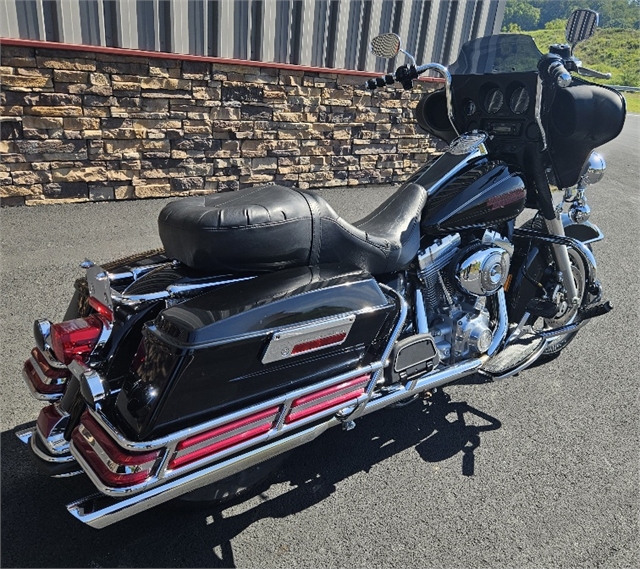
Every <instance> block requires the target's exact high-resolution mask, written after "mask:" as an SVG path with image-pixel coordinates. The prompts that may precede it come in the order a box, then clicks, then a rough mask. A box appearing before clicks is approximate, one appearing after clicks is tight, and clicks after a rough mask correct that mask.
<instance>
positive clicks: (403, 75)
mask: <svg viewBox="0 0 640 569" xmlns="http://www.w3.org/2000/svg"><path fill="white" fill-rule="evenodd" d="M430 70H433V71H437V72H438V73H439V74H440V75H441V76H442V78H443V79H444V89H445V93H446V97H447V116H448V118H449V122H450V123H451V126H452V127H453V130H454V132H455V133H456V135H457V136H459V135H460V133H459V132H458V129H457V128H456V123H455V120H454V117H453V101H452V97H451V73H449V70H448V69H447V68H446V67H445V66H444V65H440V64H439V63H426V64H425V65H419V66H418V67H416V66H415V65H411V66H407V65H401V66H400V67H398V69H396V72H395V73H394V74H387V75H382V76H380V77H375V78H373V79H369V80H368V81H367V82H366V84H365V88H366V89H369V90H371V91H373V90H375V89H376V88H378V87H384V86H385V85H392V84H393V83H395V82H396V81H397V82H398V83H401V84H402V86H403V87H404V89H406V90H408V89H411V88H412V87H413V81H414V79H417V78H418V77H420V75H422V74H423V73H425V72H426V71H430Z"/></svg>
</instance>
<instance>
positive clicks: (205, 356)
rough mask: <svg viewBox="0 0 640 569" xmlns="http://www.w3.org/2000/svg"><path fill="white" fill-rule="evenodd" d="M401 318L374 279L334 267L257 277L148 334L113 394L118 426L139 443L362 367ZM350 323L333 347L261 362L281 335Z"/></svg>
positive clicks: (173, 314)
mask: <svg viewBox="0 0 640 569" xmlns="http://www.w3.org/2000/svg"><path fill="white" fill-rule="evenodd" d="M397 312H398V307H397V305H396V303H395V302H394V301H393V300H391V299H390V298H389V297H388V296H387V295H386V294H384V293H383V292H382V290H381V289H380V287H379V285H378V283H377V282H376V281H375V279H373V278H372V277H371V276H370V275H368V274H367V273H363V272H362V271H360V270H358V269H352V268H349V267H344V266H336V265H333V266H321V267H298V268H293V269H287V270H283V271H278V272H276V273H267V274H263V275H260V276H258V277H256V278H254V279H251V280H247V281H241V282H238V283H234V284H231V285H226V286H223V287H220V288H219V289H217V290H214V291H211V292H208V293H205V294H202V295H200V296H199V297H196V298H194V299H191V300H188V301H186V302H184V303H182V304H179V305H176V306H173V307H170V308H167V309H166V310H164V311H162V312H161V313H160V315H159V316H158V318H156V320H155V322H154V323H152V324H150V325H149V326H147V328H146V330H145V331H144V340H143V342H144V352H145V357H144V358H143V359H141V361H140V362H139V363H138V365H137V367H135V369H134V370H133V371H132V372H131V373H130V375H129V376H128V377H127V378H126V379H125V381H124V383H123V386H122V390H121V391H120V393H119V394H118V398H117V403H116V406H117V410H118V414H119V416H120V417H121V419H122V421H123V423H124V424H123V425H119V426H120V428H122V430H123V431H124V432H126V433H128V434H129V436H131V437H132V438H135V439H136V440H143V439H148V438H152V437H157V436H161V435H163V434H166V433H168V432H171V431H174V430H175V429H178V428H181V427H183V426H186V425H189V424H193V423H194V421H201V420H206V419H210V418H212V417H215V416H217V415H218V414H220V413H227V412H230V411H233V410H236V409H240V408H242V407H244V406H247V405H251V404H254V403H258V402H260V401H264V400H267V399H269V398H271V397H275V396H278V395H279V394H281V393H284V392H285V391H288V390H291V389H296V388H299V387H303V386H306V385H310V384H312V383H316V382H320V381H323V380H326V379H328V378H331V377H333V376H337V375H339V374H341V373H345V372H347V371H349V370H353V369H355V368H358V367H360V366H363V365H367V364H368V363H370V362H371V361H373V360H375V359H376V358H378V357H379V356H380V353H381V352H382V350H383V348H384V345H385V339H386V338H387V336H388V333H389V331H390V329H391V328H392V326H393V325H394V323H395V320H396V318H397ZM351 316H352V317H354V318H353V323H352V324H351V327H350V329H346V328H345V329H344V330H346V331H347V333H346V334H345V338H344V341H341V343H339V344H336V343H333V344H331V345H328V346H327V347H325V348H323V349H318V350H316V351H310V352H308V353H301V354H300V355H295V356H294V357H286V358H282V359H279V360H276V361H267V359H265V357H264V356H265V352H266V351H267V349H268V347H269V344H270V343H271V342H272V340H273V338H274V337H275V336H276V335H278V334H286V333H290V332H291V331H292V330H293V331H295V330H298V329H300V328H308V327H310V326H311V327H312V326H313V325H315V324H320V325H322V324H326V323H331V322H332V321H336V320H340V319H344V318H345V317H351ZM338 331H342V329H341V330H338ZM265 362H267V363H265Z"/></svg>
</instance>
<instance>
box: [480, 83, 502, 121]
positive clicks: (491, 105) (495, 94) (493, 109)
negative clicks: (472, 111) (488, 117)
mask: <svg viewBox="0 0 640 569" xmlns="http://www.w3.org/2000/svg"><path fill="white" fill-rule="evenodd" d="M503 104H504V95H503V94H502V91H500V89H491V91H489V92H488V93H487V96H486V97H485V98H484V108H485V109H486V111H487V112H488V113H491V114H492V115H493V114H495V113H497V112H498V111H499V110H500V109H501V108H502V105H503Z"/></svg>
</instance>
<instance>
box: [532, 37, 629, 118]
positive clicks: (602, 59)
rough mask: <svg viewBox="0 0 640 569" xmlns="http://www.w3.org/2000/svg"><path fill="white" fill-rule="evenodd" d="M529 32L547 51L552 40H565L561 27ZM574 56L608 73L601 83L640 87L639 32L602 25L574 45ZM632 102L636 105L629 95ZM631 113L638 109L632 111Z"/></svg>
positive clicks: (587, 64)
mask: <svg viewBox="0 0 640 569" xmlns="http://www.w3.org/2000/svg"><path fill="white" fill-rule="evenodd" d="M523 33H526V34H529V35H531V37H532V38H533V40H534V41H535V42H536V45H537V46H538V49H539V50H540V51H541V52H543V53H546V52H547V51H548V49H549V45H551V44H552V43H564V42H565V39H564V30H536V31H533V32H523ZM575 56H576V57H577V58H578V59H580V60H582V63H583V64H584V66H585V67H588V68H590V69H595V70H596V71H601V72H603V73H611V79H609V80H606V81H604V80H597V81H596V82H598V83H602V84H603V85H607V84H609V85H628V86H631V87H640V31H638V30H627V29H617V28H602V29H599V30H598V31H597V32H596V34H595V35H594V36H593V37H592V38H589V39H588V40H587V41H585V42H583V43H581V44H579V45H578V46H577V47H576V51H575ZM628 101H629V102H630V106H631V104H637V100H636V99H634V97H629V99H628ZM633 112H637V110H636V111H633Z"/></svg>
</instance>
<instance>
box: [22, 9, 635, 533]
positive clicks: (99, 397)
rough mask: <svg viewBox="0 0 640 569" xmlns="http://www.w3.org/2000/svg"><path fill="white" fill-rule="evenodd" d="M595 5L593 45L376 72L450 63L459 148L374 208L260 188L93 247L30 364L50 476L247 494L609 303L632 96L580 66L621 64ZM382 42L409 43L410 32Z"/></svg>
mask: <svg viewBox="0 0 640 569" xmlns="http://www.w3.org/2000/svg"><path fill="white" fill-rule="evenodd" d="M596 24H597V14H596V13H595V12H592V11H588V10H579V11H577V12H575V13H574V14H573V15H572V16H571V18H570V19H569V22H568V24H567V33H566V36H567V41H568V42H569V44H571V45H564V44H562V45H559V44H558V45H552V46H551V47H550V50H549V53H547V54H542V53H540V51H539V50H538V49H537V48H536V46H535V44H534V42H533V40H532V39H531V38H530V37H528V36H526V35H517V34H514V35H512V34H504V35H497V36H491V37H485V38H479V39H475V40H472V41H469V42H467V43H466V44H465V45H464V46H463V47H462V50H461V53H460V55H459V57H458V59H457V61H456V62H455V63H453V64H452V65H451V66H450V67H449V68H446V67H443V66H442V65H439V64H434V63H430V64H426V65H416V64H415V62H414V61H413V58H412V57H411V56H410V55H409V54H405V55H407V56H408V57H409V59H410V60H411V61H412V63H411V64H410V65H401V66H400V67H399V68H398V69H397V70H396V72H395V74H393V75H391V74H390V75H386V76H384V77H380V78H377V79H371V80H369V81H368V83H367V87H368V88H369V89H372V90H373V89H376V88H379V87H383V86H385V85H391V84H393V83H396V82H398V83H400V84H401V85H402V86H403V87H404V88H405V89H410V88H411V87H412V85H413V83H414V81H415V80H417V79H418V77H419V76H420V75H421V74H423V73H425V72H427V71H430V70H435V71H437V72H439V73H440V74H441V75H442V76H443V77H444V79H445V82H444V83H445V85H444V89H441V90H437V91H434V92H431V93H428V94H426V95H425V96H424V97H423V98H422V100H421V101H420V103H419V105H418V107H417V120H418V122H419V124H420V125H421V127H422V128H423V129H424V130H426V131H427V132H428V133H430V134H431V135H433V136H436V137H438V138H440V139H443V140H444V141H446V143H447V144H448V147H447V148H446V150H445V151H444V152H443V154H442V155H441V156H439V157H438V158H437V159H435V160H432V161H430V162H429V163H427V164H425V165H424V166H423V167H422V168H420V169H419V170H418V171H417V172H416V173H415V174H414V175H412V176H411V178H410V179H409V180H408V181H407V182H406V183H405V184H403V185H402V186H401V187H400V188H399V189H398V190H397V192H396V193H395V194H394V195H393V196H392V197H390V198H389V199H388V200H387V201H385V202H384V203H383V204H382V205H381V206H380V207H378V208H377V209H376V210H375V211H373V212H372V213H371V214H370V215H368V216H366V217H365V218H364V219H362V220H360V221H358V222H357V223H354V224H349V223H347V222H346V221H344V220H343V219H342V218H340V217H339V216H338V215H337V214H336V213H335V211H334V210H333V209H332V208H331V206H330V205H329V204H328V203H326V202H325V200H323V199H322V197H320V195H319V194H317V193H307V192H303V191H299V190H296V189H292V188H286V187H280V186H277V185H270V186H261V187H255V188H251V189H246V190H242V191H238V192H230V193H221V194H215V195H209V196H204V197H188V198H184V199H180V200H177V201H175V202H172V203H169V204H168V205H167V206H165V207H164V209H163V210H162V212H161V213H160V217H159V220H158V224H159V231H160V237H161V239H162V243H163V245H164V249H163V250H161V251H154V252H148V253H145V254H142V255H138V256H134V257H130V258H127V259H122V260H120V261H117V262H113V263H110V264H106V265H102V266H98V265H95V264H94V263H92V262H90V261H85V262H84V263H83V264H82V266H83V267H84V268H85V269H86V278H83V279H79V280H78V281H77V282H76V287H75V288H76V290H75V294H74V297H73V299H72V300H71V303H70V306H69V309H68V311H67V313H66V315H65V317H64V321H63V322H60V323H57V324H53V323H51V322H50V321H48V320H38V321H37V322H36V323H35V326H34V333H35V341H36V347H34V348H33V350H32V352H31V356H30V357H29V359H28V360H27V361H26V363H25V365H24V370H23V376H24V379H25V381H26V384H27V386H28V387H29V389H30V391H31V393H32V394H33V396H34V397H36V398H37V399H39V400H41V401H44V402H46V403H47V405H46V406H45V407H44V408H43V409H42V411H41V412H40V415H39V416H38V419H37V422H36V425H35V426H34V427H33V428H30V429H27V430H23V431H21V432H19V433H17V435H18V437H19V438H20V439H21V440H22V441H23V442H25V443H27V444H28V446H29V449H30V450H31V453H32V455H33V457H34V459H35V460H36V462H37V463H38V464H39V465H40V466H41V468H42V469H43V470H45V471H46V472H47V473H48V474H49V475H51V476H54V477H62V476H71V475H73V474H78V473H85V474H86V475H87V476H88V477H89V478H90V479H91V481H92V482H93V483H94V484H95V486H96V487H97V488H98V490H99V493H98V494H96V495H93V496H90V497H87V498H83V499H80V500H78V501H76V502H74V503H71V504H69V505H68V506H67V508H68V510H69V511H70V512H71V513H72V514H73V515H74V516H75V517H76V518H77V519H79V520H81V521H82V522H85V523H87V524H89V525H91V526H93V527H96V528H101V527H105V526H107V525H109V524H112V523H114V522H116V521H119V520H121V519H124V518H127V517H129V516H131V515H133V514H135V513H137V512H140V511H142V510H145V509H148V508H151V507H153V506H155V505H158V504H160V503H163V502H166V501H168V500H170V499H173V498H176V497H179V496H182V497H187V498H191V499H194V500H223V499H225V498H227V497H229V496H235V495H236V494H238V493H240V492H241V490H242V489H243V488H246V487H247V486H249V485H250V484H251V482H252V481H255V480H256V479H257V478H259V477H261V476H262V475H263V474H264V472H266V471H268V470H269V468H270V467H273V464H274V461H276V460H277V459H278V457H281V456H282V455H284V453H286V452H287V451H289V450H291V449H293V448H295V447H298V446H300V445H302V444H305V443H307V442H309V441H312V440H313V439H315V438H316V437H318V436H319V435H321V434H322V433H323V432H324V431H326V430H327V429H328V428H330V427H333V426H338V425H342V427H343V428H345V429H350V428H352V427H353V425H354V421H356V420H357V419H358V418H359V417H362V416H363V415H366V414H368V413H372V412H374V411H376V410H378V409H382V408H384V407H387V406H389V405H395V404H399V403H403V402H407V401H409V400H411V399H413V398H417V397H418V396H419V395H421V394H424V393H430V392H432V391H433V390H435V389H437V388H439V387H440V386H443V385H445V384H449V383H452V382H455V381H457V380H460V379H461V378H464V377H466V376H470V375H472V374H482V375H483V376H485V377H486V378H488V379H501V378H505V377H508V376H510V375H514V374H516V373H518V372H519V371H521V370H523V369H525V368H527V367H528V366H530V365H532V364H533V363H534V362H538V363H539V362H540V361H544V360H545V359H546V360H550V359H552V358H553V357H554V356H555V355H556V354H558V353H559V352H560V350H562V349H564V348H565V347H566V346H567V344H568V343H569V342H570V341H571V340H572V339H573V338H574V337H575V335H576V334H577V333H578V331H579V329H580V327H581V326H583V325H584V324H585V323H587V322H588V321H589V320H590V319H591V318H593V317H596V316H599V315H602V314H604V313H606V312H608V311H609V310H610V309H611V306H610V304H609V303H608V302H606V301H603V293H602V290H601V286H600V284H599V281H598V278H597V274H596V261H595V258H594V256H593V253H592V250H591V244H592V243H594V242H596V241H598V240H600V239H602V238H603V236H602V234H601V232H600V231H599V229H598V228H597V227H596V226H595V225H593V224H592V223H590V222H589V221H588V218H589V207H588V205H587V203H586V198H585V189H586V187H587V185H588V184H592V183H595V182H597V181H599V180H600V178H601V177H602V174H603V171H604V167H605V165H604V161H603V160H602V158H601V157H600V156H599V155H598V154H596V153H594V152H593V149H594V148H596V147H598V146H600V145H602V144H604V143H606V142H608V141H610V140H612V139H613V138H615V137H616V136H617V135H618V134H619V133H620V131H621V130H622V126H623V123H624V119H625V102H624V98H623V97H622V96H621V95H620V93H618V92H617V91H615V90H613V89H611V88H607V87H603V86H600V85H596V84H593V83H590V82H587V81H586V80H584V79H582V78H580V77H579V75H583V76H591V77H604V76H603V75H602V74H600V73H597V72H595V71H591V70H588V69H586V68H584V67H582V64H581V62H580V61H578V60H577V59H576V58H575V57H574V56H573V55H572V51H573V47H575V44H576V43H577V42H578V41H581V40H584V39H586V38H588V37H590V36H591V35H592V34H593V33H594V29H595V26H596ZM372 50H373V52H374V53H375V54H376V55H378V56H382V57H387V58H391V57H394V56H396V55H397V54H398V52H399V51H402V50H401V49H400V41H399V38H398V36H396V35H394V34H384V35H382V36H378V37H377V38H375V39H374V40H373V41H372ZM403 53H404V52H403ZM572 72H573V73H574V75H571V73H572ZM552 189H553V190H556V191H552ZM558 194H559V195H561V196H562V199H561V200H559V201H560V203H558V204H556V203H554V202H555V201H557V200H554V199H553V196H554V195H558ZM525 208H528V211H529V212H530V213H531V215H530V216H529V219H528V221H526V222H525V223H524V224H522V225H521V226H520V227H516V218H517V217H519V215H520V214H521V213H522V212H523V211H524V210H525ZM520 219H521V218H520Z"/></svg>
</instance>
